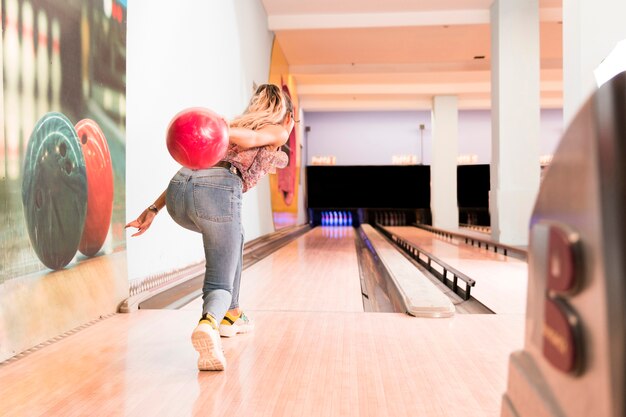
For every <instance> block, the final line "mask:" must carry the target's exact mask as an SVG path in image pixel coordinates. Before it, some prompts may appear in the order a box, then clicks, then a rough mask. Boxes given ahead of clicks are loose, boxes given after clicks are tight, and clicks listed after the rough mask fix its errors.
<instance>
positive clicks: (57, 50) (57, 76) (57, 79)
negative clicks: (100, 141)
mask: <svg viewBox="0 0 626 417" xmlns="http://www.w3.org/2000/svg"><path fill="white" fill-rule="evenodd" d="M50 62H51V68H50V85H51V86H52V110H53V111H58V112H62V109H61V78H62V76H63V74H62V73H61V26H60V25H59V21H58V20H57V19H52V55H51V57H50Z"/></svg>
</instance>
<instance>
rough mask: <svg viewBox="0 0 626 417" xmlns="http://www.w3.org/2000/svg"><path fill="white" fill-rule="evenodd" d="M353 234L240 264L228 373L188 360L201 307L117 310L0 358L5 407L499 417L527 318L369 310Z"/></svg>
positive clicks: (317, 237) (42, 411)
mask: <svg viewBox="0 0 626 417" xmlns="http://www.w3.org/2000/svg"><path fill="white" fill-rule="evenodd" d="M348 230H349V231H350V233H343V234H339V235H338V236H339V237H336V236H335V237H333V236H332V235H330V236H329V235H327V234H324V233H322V232H321V229H315V230H313V231H312V232H310V233H308V234H306V235H304V236H302V237H301V238H299V239H298V241H297V242H293V243H292V244H290V245H287V246H285V247H284V248H282V249H280V250H279V251H278V252H276V253H275V254H274V255H272V256H270V257H268V258H266V259H264V260H262V261H260V262H259V263H258V264H256V265H254V266H253V267H251V268H249V269H248V270H246V271H245V272H244V275H243V281H242V296H241V300H242V304H243V305H244V307H245V308H246V309H247V311H248V313H249V315H250V316H251V317H252V318H253V319H254V320H255V322H256V329H255V331H254V332H253V333H250V334H246V335H239V336H237V337H234V338H230V339H222V340H223V345H224V349H225V353H226V358H227V360H228V366H227V369H226V370H225V371H224V372H199V371H198V370H197V369H196V360H197V354H196V352H195V351H194V349H193V348H192V346H191V343H190V333H191V331H192V329H193V328H194V326H195V324H196V322H197V319H198V313H199V311H198V308H199V305H198V304H195V305H190V306H188V308H186V309H183V310H139V311H138V312H135V313H132V314H118V315H115V316H112V317H110V318H108V319H104V320H102V321H100V322H98V323H97V324H95V325H92V326H90V327H87V328H86V329H84V330H81V331H80V332H78V333H76V334H73V335H71V336H69V337H66V338H64V339H61V340H59V341H56V342H54V343H52V344H50V345H49V346H46V347H45V348H43V349H40V350H38V351H35V352H34V353H31V354H29V355H27V356H25V357H23V358H21V359H18V360H15V361H11V362H8V363H6V364H4V365H2V366H0V415H1V416H233V415H238V416H239V415H240V416H268V417H269V416H372V417H383V416H390V417H391V416H393V417H402V416H412V417H413V416H428V417H438V416H450V417H453V416H454V417H456V416H470V417H471V416H476V417H478V416H480V417H483V416H494V417H495V416H499V414H500V402H501V397H502V394H503V392H504V391H505V385H506V377H507V362H508V355H509V354H510V352H512V351H513V350H517V349H519V348H520V347H521V346H522V343H523V328H524V317H523V316H522V315H520V314H509V315H457V316H455V317H452V318H445V319H444V318H439V319H426V318H415V317H410V316H407V315H404V314H399V313H364V312H362V310H361V309H362V307H361V306H360V305H359V303H360V299H361V298H360V289H359V277H358V270H357V269H358V267H357V265H356V259H355V257H356V255H355V249H354V240H353V239H354V237H353V235H352V234H351V233H352V230H351V229H348ZM310 281H313V282H310ZM353 281H354V282H353ZM352 291H355V292H356V295H354V296H353V294H352ZM336 293H339V294H340V295H336ZM356 300H358V301H359V302H357V301H356Z"/></svg>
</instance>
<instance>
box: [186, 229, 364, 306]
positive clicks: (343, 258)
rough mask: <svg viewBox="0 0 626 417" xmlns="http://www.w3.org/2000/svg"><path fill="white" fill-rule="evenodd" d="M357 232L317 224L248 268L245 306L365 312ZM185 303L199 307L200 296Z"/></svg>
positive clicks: (242, 297) (244, 280)
mask: <svg viewBox="0 0 626 417" xmlns="http://www.w3.org/2000/svg"><path fill="white" fill-rule="evenodd" d="M354 234H355V231H354V229H353V228H351V227H316V228H314V229H313V230H311V231H310V232H308V233H306V234H305V235H303V236H302V237H300V238H298V239H296V240H295V241H293V242H291V243H289V244H288V245H286V246H284V247H282V248H280V249H279V250H278V251H276V252H274V253H273V254H272V255H270V256H268V257H267V258H265V259H263V260H262V261H261V262H258V263H256V264H254V265H252V266H251V267H249V268H247V269H246V270H245V271H244V272H243V275H242V278H241V279H242V284H241V292H240V296H239V300H240V305H241V307H242V308H244V309H246V310H270V311H287V310H288V311H360V312H362V311H363V300H362V296H361V284H360V279H359V266H358V263H357V255H356V246H355V241H354V239H355V236H354ZM184 308H185V309H193V310H195V311H197V312H200V311H201V310H202V300H201V299H197V300H195V301H193V302H192V303H190V304H188V305H187V306H185V307H184Z"/></svg>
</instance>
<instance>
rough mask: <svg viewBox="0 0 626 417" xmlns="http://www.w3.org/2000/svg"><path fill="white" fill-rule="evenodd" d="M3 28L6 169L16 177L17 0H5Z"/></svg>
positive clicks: (18, 147)
mask: <svg viewBox="0 0 626 417" xmlns="http://www.w3.org/2000/svg"><path fill="white" fill-rule="evenodd" d="M5 12H6V28H5V32H4V44H3V49H4V51H3V52H4V59H3V61H4V79H5V85H4V100H5V102H4V105H5V106H4V111H5V120H4V124H5V133H6V137H5V140H6V149H7V154H6V159H7V162H6V171H7V175H8V177H9V178H12V179H16V178H18V177H19V173H20V121H21V116H20V109H21V107H20V97H19V84H20V38H19V32H18V20H17V19H18V14H19V4H18V2H17V0H6V3H5Z"/></svg>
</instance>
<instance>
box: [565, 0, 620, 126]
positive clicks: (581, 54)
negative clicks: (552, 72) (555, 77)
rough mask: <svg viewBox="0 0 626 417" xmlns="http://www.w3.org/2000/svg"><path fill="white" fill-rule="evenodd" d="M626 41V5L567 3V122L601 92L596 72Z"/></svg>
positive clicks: (597, 0)
mask: <svg viewBox="0 0 626 417" xmlns="http://www.w3.org/2000/svg"><path fill="white" fill-rule="evenodd" d="M622 39H626V1H622V0H563V122H564V123H565V126H567V125H569V123H570V122H571V121H572V119H573V118H574V116H575V115H576V113H577V112H578V110H579V109H580V107H581V106H582V105H583V103H584V102H585V101H586V100H587V99H588V98H589V96H590V95H591V94H592V93H593V91H595V89H596V88H597V84H596V81H595V78H594V76H593V71H594V70H595V69H596V67H597V66H598V65H599V64H600V63H601V62H602V60H603V59H604V58H606V57H607V55H608V54H609V53H610V52H611V50H612V49H613V48H614V47H615V45H616V44H617V42H619V41H620V40H622Z"/></svg>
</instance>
